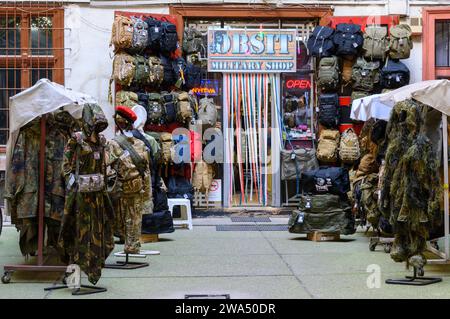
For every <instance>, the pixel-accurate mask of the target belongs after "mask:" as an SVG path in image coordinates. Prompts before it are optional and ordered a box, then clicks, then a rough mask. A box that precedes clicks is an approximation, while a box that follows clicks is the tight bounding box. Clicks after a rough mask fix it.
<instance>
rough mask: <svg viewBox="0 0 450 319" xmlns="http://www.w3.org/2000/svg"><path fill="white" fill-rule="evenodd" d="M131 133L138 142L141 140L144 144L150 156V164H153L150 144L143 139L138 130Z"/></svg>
mask: <svg viewBox="0 0 450 319" xmlns="http://www.w3.org/2000/svg"><path fill="white" fill-rule="evenodd" d="M131 133H133V136H134V137H135V138H137V139H139V140H141V141H142V142H144V144H145V146H147V148H148V150H149V152H148V154H149V155H150V158H151V159H152V163H153V152H152V146H151V144H150V142H149V141H148V140H147V139H146V138H145V136H144V135H143V134H142V133H141V132H140V131H139V130H132V131H131Z"/></svg>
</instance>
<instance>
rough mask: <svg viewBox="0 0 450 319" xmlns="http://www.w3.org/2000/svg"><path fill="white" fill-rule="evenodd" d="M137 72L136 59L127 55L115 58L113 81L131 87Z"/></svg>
mask: <svg viewBox="0 0 450 319" xmlns="http://www.w3.org/2000/svg"><path fill="white" fill-rule="evenodd" d="M135 72H136V61H135V59H134V57H132V56H131V55H129V54H126V53H118V54H116V55H115V56H114V61H113V74H112V79H113V80H114V81H115V82H116V83H117V84H120V85H124V86H130V85H131V82H132V81H133V78H134V75H135Z"/></svg>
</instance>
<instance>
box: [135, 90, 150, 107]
mask: <svg viewBox="0 0 450 319" xmlns="http://www.w3.org/2000/svg"><path fill="white" fill-rule="evenodd" d="M137 95H138V102H139V105H142V106H143V107H145V109H146V110H147V106H148V93H145V92H139V93H137Z"/></svg>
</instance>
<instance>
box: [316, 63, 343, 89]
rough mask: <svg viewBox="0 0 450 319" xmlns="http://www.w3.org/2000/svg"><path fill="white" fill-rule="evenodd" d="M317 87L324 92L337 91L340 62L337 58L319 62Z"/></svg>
mask: <svg viewBox="0 0 450 319" xmlns="http://www.w3.org/2000/svg"><path fill="white" fill-rule="evenodd" d="M317 86H318V87H319V88H320V90H321V91H322V92H328V91H335V90H336V89H337V88H338V86H339V61H338V58H337V57H335V56H332V57H326V58H322V59H321V60H320V62H319V72H318V78H317Z"/></svg>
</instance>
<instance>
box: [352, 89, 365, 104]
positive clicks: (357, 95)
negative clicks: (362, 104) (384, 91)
mask: <svg viewBox="0 0 450 319" xmlns="http://www.w3.org/2000/svg"><path fill="white" fill-rule="evenodd" d="M366 96H369V93H367V92H363V91H353V92H352V96H351V99H352V102H353V101H354V100H356V99H361V98H363V97H366Z"/></svg>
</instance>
